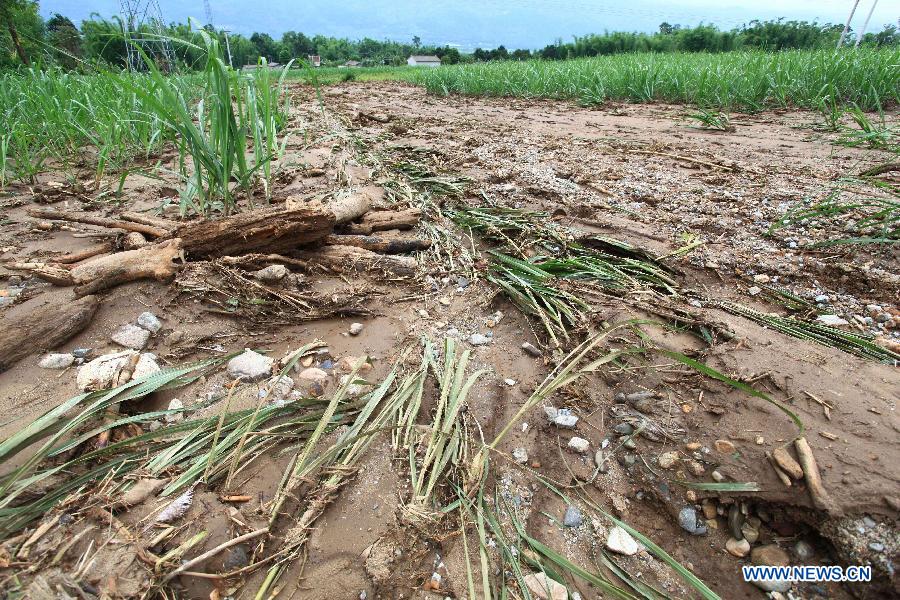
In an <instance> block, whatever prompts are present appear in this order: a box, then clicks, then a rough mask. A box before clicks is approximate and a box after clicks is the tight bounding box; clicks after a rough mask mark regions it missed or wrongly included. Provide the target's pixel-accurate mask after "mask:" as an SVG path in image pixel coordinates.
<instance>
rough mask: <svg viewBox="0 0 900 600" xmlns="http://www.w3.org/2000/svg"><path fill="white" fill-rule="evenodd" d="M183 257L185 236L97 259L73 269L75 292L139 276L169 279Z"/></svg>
mask: <svg viewBox="0 0 900 600" xmlns="http://www.w3.org/2000/svg"><path fill="white" fill-rule="evenodd" d="M183 256H184V253H183V252H182V250H181V239H179V238H174V239H171V240H166V241H164V242H159V243H157V244H152V245H149V246H144V247H143V248H139V249H137V250H128V251H127V252H116V253H115V254H110V255H109V256H101V257H99V258H95V259H94V260H91V261H88V262H86V263H82V264H80V265H78V266H76V267H75V268H73V269H72V279H73V281H74V282H75V284H76V285H78V287H76V288H75V294H76V295H78V296H84V295H87V294H92V293H95V292H99V291H101V290H105V289H108V288H110V287H113V286H115V285H118V284H120V283H126V282H128V281H135V280H137V279H156V280H157V281H168V280H170V279H171V278H172V277H174V276H175V273H176V272H178V270H179V269H180V268H181V264H182V262H183Z"/></svg>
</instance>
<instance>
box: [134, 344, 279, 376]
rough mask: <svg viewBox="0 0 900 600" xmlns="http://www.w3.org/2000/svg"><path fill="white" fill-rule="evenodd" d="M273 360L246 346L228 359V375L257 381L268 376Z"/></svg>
mask: <svg viewBox="0 0 900 600" xmlns="http://www.w3.org/2000/svg"><path fill="white" fill-rule="evenodd" d="M148 335H149V334H148ZM274 362H275V361H274V360H273V359H271V358H269V357H268V356H264V355H262V354H260V353H258V352H254V351H253V350H250V349H249V348H248V349H246V350H244V352H243V353H241V354H239V355H237V356H235V357H234V358H232V359H231V360H229V361H228V375H229V376H230V377H231V378H232V379H240V380H241V381H259V380H261V379H263V378H265V377H268V376H269V374H270V373H271V372H272V363H274Z"/></svg>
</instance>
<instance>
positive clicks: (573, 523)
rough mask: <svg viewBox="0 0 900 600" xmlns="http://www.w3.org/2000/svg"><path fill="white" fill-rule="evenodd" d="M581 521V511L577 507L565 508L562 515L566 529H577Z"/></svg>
mask: <svg viewBox="0 0 900 600" xmlns="http://www.w3.org/2000/svg"><path fill="white" fill-rule="evenodd" d="M583 520H584V519H583V518H582V516H581V509H579V508H578V507H577V506H569V507H567V508H566V514H564V515H563V525H565V526H566V527H578V526H579V525H581V523H582V521H583Z"/></svg>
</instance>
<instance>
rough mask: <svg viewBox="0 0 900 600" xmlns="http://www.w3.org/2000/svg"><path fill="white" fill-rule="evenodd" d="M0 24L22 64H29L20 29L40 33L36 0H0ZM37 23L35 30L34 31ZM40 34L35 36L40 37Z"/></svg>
mask: <svg viewBox="0 0 900 600" xmlns="http://www.w3.org/2000/svg"><path fill="white" fill-rule="evenodd" d="M0 24H2V26H3V27H5V28H6V31H7V33H8V34H9V39H10V42H12V47H13V48H14V49H15V52H16V55H17V56H18V57H19V60H20V61H21V62H22V64H23V65H26V66H29V65H31V60H30V59H29V58H28V52H26V49H25V46H26V44H23V42H22V38H21V37H20V35H19V32H20V31H29V33H32V34H33V33H38V34H42V33H43V32H42V31H41V29H42V21H41V18H40V16H39V15H38V4H37V2H31V1H29V0H0ZM35 25H37V31H34V29H35ZM40 37H41V35H38V36H37V39H40Z"/></svg>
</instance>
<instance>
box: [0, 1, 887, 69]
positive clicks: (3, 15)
mask: <svg viewBox="0 0 900 600" xmlns="http://www.w3.org/2000/svg"><path fill="white" fill-rule="evenodd" d="M0 25H2V28H3V30H2V31H0V68H14V67H16V66H18V65H23V64H24V65H30V64H32V63H36V64H39V65H59V66H62V67H64V68H68V69H79V68H91V67H93V66H95V65H96V64H103V65H110V66H115V67H125V66H127V60H128V40H127V39H126V36H125V31H126V29H128V28H127V27H126V26H125V24H124V23H123V22H122V20H121V19H119V18H118V17H114V18H112V19H105V18H102V17H100V16H99V15H92V17H91V18H90V19H88V20H85V21H83V22H82V23H81V26H80V27H78V26H76V25H75V23H73V22H72V21H71V20H70V19H69V18H67V17H65V16H63V15H60V14H55V15H53V16H52V17H51V18H50V19H47V20H46V21H45V20H44V19H42V18H41V16H40V14H39V12H38V3H37V2H35V1H33V0H0ZM204 29H206V30H207V31H208V32H210V33H212V34H214V35H216V36H218V37H219V38H220V41H221V43H222V46H223V47H227V48H229V49H230V60H231V62H232V65H233V66H235V67H238V66H241V65H248V64H257V62H258V61H259V59H260V58H265V59H266V60H267V61H268V62H270V63H272V62H277V63H282V64H283V63H287V62H288V61H290V60H292V59H298V58H299V59H306V57H307V56H309V55H318V56H320V57H321V58H322V62H323V64H325V65H340V64H343V63H345V62H347V61H350V60H353V61H357V62H359V63H360V64H361V65H362V66H381V65H402V64H405V63H406V59H407V57H408V56H409V55H411V54H433V55H437V56H439V57H441V60H442V62H443V63H444V64H455V63H459V62H480V61H492V60H528V59H533V58H540V59H545V60H564V59H568V58H579V57H587V56H598V55H606V54H618V53H623V52H726V51H730V50H738V49H742V48H758V49H762V50H768V51H779V50H785V49H791V48H822V47H828V46H834V45H835V43H836V42H837V39H838V37H839V36H840V33H841V29H842V26H840V25H832V24H824V25H823V24H819V23H811V22H806V21H784V20H780V19H779V20H775V21H752V22H750V23H749V24H747V25H744V26H742V27H739V28H736V29H732V30H720V29H718V28H717V27H715V26H713V25H702V24H701V25H698V26H697V27H682V26H680V25H671V24H669V23H662V24H661V25H660V26H659V30H658V31H656V32H654V33H629V32H611V33H603V34H593V35H586V36H581V37H575V38H574V40H573V41H572V42H563V41H562V40H558V41H556V42H555V43H553V44H549V45H547V46H545V47H544V48H542V49H540V50H534V51H532V50H529V49H516V50H512V51H510V50H507V48H506V47H505V46H503V45H501V46H498V47H497V48H494V49H489V50H486V49H482V48H476V49H475V51H474V52H472V53H470V54H469V53H461V52H459V50H457V49H456V48H452V47H449V46H429V45H423V44H422V43H421V40H420V39H419V38H418V37H414V38H413V39H412V40H411V42H409V43H403V42H397V41H391V40H384V41H379V40H373V39H370V38H363V39H361V40H349V39H345V38H334V37H328V36H324V35H314V36H307V35H306V34H304V33H301V32H296V31H287V32H285V33H284V34H283V35H282V36H281V39H275V38H273V37H272V36H271V35H269V34H268V33H253V34H252V35H250V36H244V35H241V34H235V33H230V34H226V32H224V31H217V30H216V29H214V28H213V27H211V26H208V25H207V26H206V27H204ZM160 32H161V33H162V35H163V36H165V37H166V38H170V40H171V41H170V42H169V47H170V48H171V49H172V51H173V54H174V60H175V61H176V63H177V64H175V65H168V66H169V67H170V68H173V69H191V68H193V67H194V66H195V65H199V64H202V60H203V50H202V49H201V48H200V46H202V44H201V43H200V40H199V33H198V31H197V28H196V26H194V27H192V26H191V25H188V24H182V23H172V24H168V25H165V26H162V25H160V26H159V27H150V26H148V25H145V26H144V31H142V32H140V33H141V35H140V37H141V38H142V40H143V41H142V42H140V45H141V46H142V48H143V49H144V51H145V52H147V54H149V55H150V56H152V57H154V58H155V59H157V60H161V59H162V57H161V56H160V55H159V52H158V48H157V47H158V46H161V43H160V42H156V41H154V40H155V39H157V38H155V36H157V35H159V33H160ZM226 36H227V40H226ZM849 40H850V41H849V43H850V44H853V43H854V41H855V37H854V35H853V33H852V32H851V36H850V38H849ZM861 43H862V44H864V45H866V46H885V45H894V44H900V32H898V30H897V28H896V27H894V26H893V25H887V26H885V27H884V29H882V30H881V31H879V32H877V33H867V34H865V36H864V37H863V39H862V40H861ZM167 60H171V56H170V57H168V58H167Z"/></svg>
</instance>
